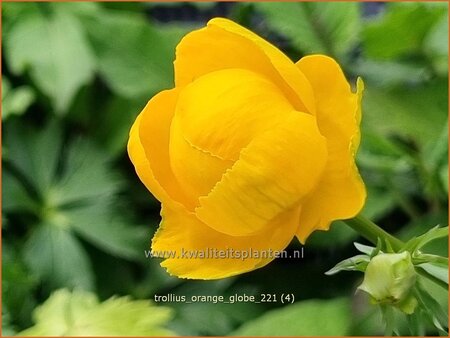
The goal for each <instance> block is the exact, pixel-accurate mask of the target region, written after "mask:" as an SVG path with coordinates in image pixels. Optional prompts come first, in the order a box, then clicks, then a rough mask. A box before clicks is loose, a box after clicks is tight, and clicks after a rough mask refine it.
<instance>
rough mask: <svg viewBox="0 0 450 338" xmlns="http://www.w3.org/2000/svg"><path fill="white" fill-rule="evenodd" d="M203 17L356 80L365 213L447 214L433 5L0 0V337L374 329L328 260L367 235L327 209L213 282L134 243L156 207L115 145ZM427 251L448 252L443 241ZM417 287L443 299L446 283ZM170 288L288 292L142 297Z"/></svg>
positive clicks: (398, 222) (411, 221) (443, 97)
mask: <svg viewBox="0 0 450 338" xmlns="http://www.w3.org/2000/svg"><path fill="white" fill-rule="evenodd" d="M215 16H225V17H229V18H231V19H233V20H235V21H236V22H238V23H240V24H242V25H244V26H246V27H249V28H250V29H252V30H253V31H255V32H256V33H258V34H260V35H261V36H263V37H264V38H266V39H268V40H269V41H271V42H272V43H274V44H275V45H277V46H278V47H279V48H280V49H282V50H283V51H284V52H286V53H287V55H289V56H290V57H291V58H292V59H293V60H294V61H296V60H297V59H299V58H300V57H301V56H303V55H306V54H311V53H324V54H327V55H330V56H333V57H334V58H336V59H337V60H338V61H339V63H340V64H341V65H342V67H343V69H344V71H345V73H346V75H347V77H348V79H349V80H350V81H351V83H352V84H354V83H355V79H356V77H357V76H361V77H362V78H363V79H364V81H365V85H366V91H365V93H364V99H363V121H362V145H361V149H360V152H359V155H358V164H359V168H360V170H361V174H362V176H363V178H364V180H365V182H366V185H367V188H368V193H369V196H368V201H367V205H366V207H365V209H364V211H363V214H364V215H365V216H367V217H369V218H370V219H372V220H374V221H376V222H378V223H379V224H380V225H382V226H383V227H384V228H385V229H386V230H388V231H389V232H392V233H394V234H396V235H398V236H399V237H401V238H403V239H407V238H409V237H411V236H413V235H418V234H421V233H423V232H425V231H426V230H428V229H429V228H431V227H433V226H435V225H437V224H440V225H442V226H445V225H447V224H448V217H447V215H448V207H447V206H448V117H447V112H448V5H447V3H444V2H443V3H433V2H427V3H419V2H416V3H414V2H410V3H376V2H371V3H356V2H354V3H351V2H332V3H326V2H320V3H280V2H279V3H233V2H228V3H208V2H205V3H82V2H77V3H3V4H2V23H3V27H2V28H3V30H2V32H3V35H2V48H3V49H2V50H3V53H2V55H3V58H2V126H3V136H2V137H3V138H2V141H3V142H2V164H3V170H2V183H3V185H2V201H3V204H2V211H3V212H2V254H3V256H2V257H3V260H2V292H3V293H2V315H3V316H2V322H3V323H2V324H3V325H2V327H3V334H4V335H14V334H17V333H20V332H21V331H23V330H25V329H28V328H30V327H32V328H31V329H29V330H27V331H25V332H23V334H31V335H32V334H34V335H36V334H37V335H49V334H52V335H62V334H71V335H81V334H85V335H86V334H87V335H95V334H104V335H108V334H109V335H110V334H114V333H115V334H119V335H162V334H176V335H379V334H382V333H383V324H382V322H381V319H380V316H379V314H378V312H377V309H376V308H375V307H374V306H371V305H370V304H369V302H368V300H367V297H366V295H365V294H362V293H355V288H356V286H357V285H359V283H361V279H362V274H360V273H356V272H348V273H341V274H338V275H336V276H325V275H324V272H325V271H327V270H328V269H330V268H331V267H332V266H334V264H336V263H337V262H338V261H340V260H342V259H345V258H347V257H349V256H352V255H354V254H355V253H356V250H355V248H354V247H353V245H352V242H354V241H355V240H357V241H359V242H361V243H364V240H363V239H361V238H358V236H357V234H356V233H354V232H353V231H352V230H351V229H349V228H348V227H347V226H346V225H344V224H343V223H340V222H335V223H334V224H333V225H332V228H331V230H330V231H329V232H327V233H323V232H321V233H315V234H314V235H313V236H312V237H311V238H310V239H309V240H308V241H307V244H306V246H305V248H304V252H305V257H304V258H303V259H300V260H299V259H295V260H294V259H292V260H290V259H279V260H276V261H274V262H273V263H271V264H270V265H269V266H267V267H265V268H263V269H260V270H257V271H253V272H249V273H246V274H244V275H241V276H237V277H233V278H227V279H224V280H219V281H186V280H182V279H178V278H173V277H170V276H169V275H168V274H167V273H166V272H165V271H164V269H162V268H161V267H159V261H158V260H156V259H146V258H145V255H144V250H146V249H148V247H149V241H150V239H151V237H152V234H153V232H154V231H155V229H156V228H157V225H158V222H159V210H160V206H159V204H158V202H157V201H156V200H155V199H153V197H152V196H151V195H150V194H149V193H148V192H147V191H146V190H145V188H144V186H143V185H142V184H141V183H140V182H139V180H138V178H137V176H136V174H135V172H134V169H133V167H132V165H131V163H130V161H129V160H128V157H127V154H126V149H125V146H126V141H127V136H128V131H129V129H130V126H131V124H132V122H133V120H134V118H135V117H136V116H137V114H138V113H139V112H140V110H141V109H142V108H143V106H144V105H145V103H146V102H147V101H148V99H149V98H150V97H151V96H152V95H154V94H155V93H157V92H158V91H160V90H162V89H165V88H170V87H171V86H172V85H173V69H172V62H173V59H174V49H175V46H176V44H177V43H178V41H179V40H180V38H181V37H182V36H183V35H184V34H186V33H187V32H189V31H191V30H193V29H195V28H199V27H201V26H203V25H204V24H205V23H206V21H207V20H208V19H210V18H212V17H215ZM299 247H300V244H299V243H298V242H297V241H296V240H294V241H293V242H292V243H291V245H290V246H289V250H295V249H299ZM426 249H427V251H428V252H430V253H437V254H441V255H447V253H448V245H447V241H446V240H441V241H436V242H433V245H430V246H428V247H427V248H426ZM427 287H428V288H429V289H428V290H429V291H430V292H431V293H433V294H434V295H435V297H436V299H438V300H439V301H440V302H441V303H442V304H444V306H445V308H447V305H446V302H447V298H448V295H447V293H445V291H442V290H440V289H438V288H436V287H435V286H434V285H431V284H430V285H427ZM56 290H59V291H57V292H55V291H56ZM72 290H76V291H75V292H73V293H72V292H71V291H72ZM168 293H174V294H177V295H186V296H189V295H232V294H235V293H237V294H244V293H246V294H247V295H251V294H254V295H258V294H260V293H270V294H273V293H276V294H278V295H279V294H281V293H292V294H294V295H295V299H296V302H295V303H294V304H292V305H283V304H281V303H280V302H277V303H261V304H252V303H235V304H211V303H198V304H183V303H164V304H161V303H157V304H155V303H153V304H150V303H149V302H144V301H139V300H145V299H153V296H154V295H155V294H158V295H164V294H168ZM50 295H52V297H51V298H50V299H49V300H48V298H49V296H50ZM114 295H115V296H117V297H116V298H114V299H110V298H111V297H112V296H114ZM43 304H44V305H43ZM38 306H41V307H40V308H39V309H38V310H37V311H34V310H35V309H36V308H37V307H38ZM33 313H34V314H33ZM403 329H404V331H405V334H408V330H407V323H405V325H404V328H403ZM427 334H436V332H435V331H433V329H431V326H430V329H428V331H427Z"/></svg>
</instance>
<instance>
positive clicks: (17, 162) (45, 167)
mask: <svg viewBox="0 0 450 338" xmlns="http://www.w3.org/2000/svg"><path fill="white" fill-rule="evenodd" d="M4 130H5V131H4V132H5V146H6V148H7V150H8V156H7V158H6V160H7V161H8V162H9V163H10V164H11V165H12V166H13V167H14V168H15V169H17V170H18V171H19V173H20V175H23V178H24V179H26V180H27V183H29V184H30V185H31V186H32V187H33V188H34V190H35V193H37V194H38V195H39V198H41V199H45V196H46V195H47V193H48V191H49V189H50V186H51V185H52V181H53V179H54V177H55V175H56V169H57V166H58V162H59V160H60V151H61V146H62V129H61V126H60V125H59V124H58V123H57V122H56V121H52V122H51V123H50V124H49V125H48V126H46V128H45V129H44V130H41V131H37V130H35V129H32V128H30V127H29V126H26V125H24V124H22V123H20V121H11V123H9V121H8V124H6V125H5V127H4Z"/></svg>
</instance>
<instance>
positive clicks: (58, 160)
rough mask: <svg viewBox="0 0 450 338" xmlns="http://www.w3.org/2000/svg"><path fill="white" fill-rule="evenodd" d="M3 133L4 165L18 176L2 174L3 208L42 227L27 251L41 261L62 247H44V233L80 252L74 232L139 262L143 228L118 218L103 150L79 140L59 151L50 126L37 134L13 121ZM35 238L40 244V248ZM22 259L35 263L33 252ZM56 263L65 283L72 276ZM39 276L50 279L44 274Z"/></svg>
mask: <svg viewBox="0 0 450 338" xmlns="http://www.w3.org/2000/svg"><path fill="white" fill-rule="evenodd" d="M14 122H16V121H14ZM6 129H7V133H6V136H7V138H6V147H7V149H8V154H9V156H8V157H7V161H8V164H10V166H11V167H13V168H15V171H17V172H18V173H19V174H17V173H14V174H16V175H12V174H11V172H10V171H9V170H5V171H4V172H3V174H2V175H3V178H4V179H5V182H4V183H5V184H6V185H5V187H6V188H7V190H3V192H2V194H3V197H4V204H3V207H4V210H5V211H6V212H8V213H9V212H24V211H28V212H30V213H32V214H33V215H35V216H36V217H37V218H38V220H39V222H41V223H43V224H45V226H39V228H38V229H36V230H35V232H33V233H32V235H31V237H30V239H29V242H31V243H33V245H31V246H30V247H31V248H32V249H29V250H31V251H32V252H33V251H37V252H41V253H43V254H46V255H47V256H46V259H48V260H51V259H52V257H51V256H52V254H51V251H52V250H53V249H52V247H53V245H55V246H56V249H55V250H56V251H55V252H57V250H62V249H61V248H60V247H58V244H57V243H52V242H51V241H50V242H48V243H47V244H48V245H47V247H45V245H46V243H45V240H44V239H43V238H44V237H45V232H49V234H50V235H53V236H55V237H58V236H61V237H62V239H63V240H65V241H67V242H68V243H69V244H68V245H70V247H71V249H72V251H73V252H75V253H76V252H77V251H83V249H82V247H81V245H80V243H79V242H78V239H77V237H75V236H74V234H73V231H75V232H76V233H77V234H78V235H80V236H81V237H83V238H84V239H86V240H87V241H89V242H91V243H92V244H94V245H95V246H98V247H100V248H101V249H103V250H105V251H106V252H108V253H110V254H112V255H114V256H117V257H123V258H127V259H135V260H138V259H140V258H142V256H143V250H144V249H147V247H148V239H149V238H148V237H147V235H146V233H147V230H146V229H145V228H143V227H135V226H130V225H127V223H129V222H127V221H126V220H125V219H124V217H123V216H121V214H120V210H119V209H120V208H119V206H118V204H117V200H115V199H114V196H115V195H116V194H117V193H118V191H119V189H120V188H121V186H122V180H121V178H120V177H119V176H118V175H117V173H116V171H115V170H114V169H113V168H112V166H111V165H110V163H109V162H110V160H109V157H108V156H107V155H106V154H105V153H104V152H102V151H100V150H99V149H98V148H97V147H96V146H95V145H94V144H92V142H90V141H87V140H82V139H80V140H78V142H72V143H69V144H66V145H65V146H64V147H63V144H62V139H63V138H62V129H61V126H60V125H59V124H57V123H55V122H53V123H51V124H50V125H49V126H46V127H44V128H43V129H42V130H40V131H39V132H38V131H36V130H32V129H29V128H24V127H23V126H21V125H18V124H15V123H7V124H6ZM18 135H20V137H18ZM36 238H37V239H36ZM38 239H40V240H42V241H43V242H44V243H42V244H40V243H39V240H38ZM41 246H42V247H41ZM61 256H63V255H61ZM74 256H76V254H74ZM84 256H85V254H84V253H83V252H82V253H81V254H80V260H81V263H80V266H81V267H82V268H83V269H84V270H86V269H87V268H86V264H85V263H83V261H85V259H84V258H83V257H84ZM28 258H29V261H33V259H35V258H34V255H33V254H29V255H28ZM60 259H61V258H60V257H57V258H56V261H55V262H54V265H55V266H56V269H60V270H61V276H62V277H61V278H60V279H61V280H62V279H70V278H71V277H72V275H71V274H70V271H69V270H67V269H64V268H65V266H64V264H59V260H60ZM31 265H33V264H30V266H31ZM82 275H83V274H82ZM87 275H88V274H87ZM41 276H42V278H44V279H50V278H51V274H50V273H43V274H42V275H41ZM83 283H84V282H83ZM88 284H89V283H84V284H83V285H88ZM58 285H64V284H58Z"/></svg>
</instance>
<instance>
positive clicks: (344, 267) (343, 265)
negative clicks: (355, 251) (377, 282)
mask: <svg viewBox="0 0 450 338" xmlns="http://www.w3.org/2000/svg"><path fill="white" fill-rule="evenodd" d="M369 262H370V257H369V256H367V255H356V256H353V257H350V258H347V259H344V260H343V261H341V262H339V263H337V264H336V265H335V266H334V267H333V268H331V269H330V270H328V271H327V272H325V274H326V275H328V276H331V275H335V274H337V273H338V272H341V271H364V270H365V268H366V267H367V264H368V263H369Z"/></svg>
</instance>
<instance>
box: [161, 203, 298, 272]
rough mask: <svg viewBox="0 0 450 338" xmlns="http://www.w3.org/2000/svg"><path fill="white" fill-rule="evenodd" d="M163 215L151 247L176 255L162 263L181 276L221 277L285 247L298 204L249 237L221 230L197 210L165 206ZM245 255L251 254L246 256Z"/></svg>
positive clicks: (243, 269)
mask: <svg viewBox="0 0 450 338" xmlns="http://www.w3.org/2000/svg"><path fill="white" fill-rule="evenodd" d="M162 217H163V219H162V222H161V225H160V228H159V229H158V232H157V233H156V234H155V236H154V238H153V240H152V250H153V252H154V253H158V254H159V255H163V256H164V255H165V257H168V256H171V254H173V255H174V256H171V257H168V258H167V259H165V260H164V261H163V262H162V263H161V265H162V266H163V267H165V268H166V269H167V271H168V272H169V273H170V274H172V275H175V276H178V277H181V278H194V279H218V278H225V277H229V276H233V275H237V274H241V273H244V272H247V271H250V270H253V269H257V268H260V267H262V266H264V265H266V264H268V263H269V262H270V261H272V260H273V258H274V255H273V254H274V253H275V251H281V250H283V249H284V248H286V246H287V245H288V244H289V242H290V241H291V240H292V238H293V237H294V234H295V230H296V228H297V224H298V223H297V222H298V217H299V208H296V209H292V210H289V211H286V212H284V213H282V214H280V215H279V216H278V217H276V218H275V219H274V220H272V226H271V229H270V230H269V231H267V232H264V233H261V234H258V235H255V236H247V237H233V236H228V235H225V234H222V233H219V232H217V231H215V230H213V229H211V228H210V227H208V226H207V225H205V224H203V223H202V222H201V221H200V220H198V219H197V218H196V217H195V215H194V214H192V213H189V212H187V211H186V210H185V209H184V208H180V207H176V206H175V207H173V206H171V207H167V206H163V210H162ZM238 251H239V257H238V254H237V253H238ZM164 252H165V253H164ZM221 252H222V253H221ZM232 253H233V254H232ZM202 255H203V257H202ZM206 255H209V257H208V258H206ZM232 255H233V256H232ZM245 255H247V256H249V255H251V257H249V258H247V259H243V258H242V257H243V256H245ZM189 257H190V258H189ZM221 257H222V258H221ZM224 257H225V258H224Z"/></svg>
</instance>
